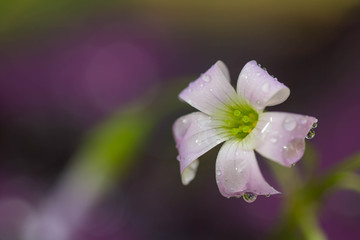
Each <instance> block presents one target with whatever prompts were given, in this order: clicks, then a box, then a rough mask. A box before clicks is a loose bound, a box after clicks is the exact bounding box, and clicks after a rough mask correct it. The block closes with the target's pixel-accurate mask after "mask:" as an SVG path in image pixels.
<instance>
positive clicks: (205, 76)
mask: <svg viewBox="0 0 360 240" xmlns="http://www.w3.org/2000/svg"><path fill="white" fill-rule="evenodd" d="M203 80H204V82H210V80H211V79H210V76H208V75H204V76H203Z"/></svg>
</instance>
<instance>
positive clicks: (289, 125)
mask: <svg viewBox="0 0 360 240" xmlns="http://www.w3.org/2000/svg"><path fill="white" fill-rule="evenodd" d="M283 127H284V128H285V130H287V131H289V132H290V131H292V130H294V129H295V127H296V121H295V119H294V118H293V117H287V118H285V120H284V122H283Z"/></svg>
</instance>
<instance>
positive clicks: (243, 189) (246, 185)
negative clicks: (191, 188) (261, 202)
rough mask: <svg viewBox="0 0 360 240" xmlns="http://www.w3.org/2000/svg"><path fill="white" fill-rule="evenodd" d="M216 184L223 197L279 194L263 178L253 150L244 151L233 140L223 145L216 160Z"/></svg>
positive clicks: (236, 141) (238, 143) (238, 142)
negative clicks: (246, 194)
mask: <svg viewBox="0 0 360 240" xmlns="http://www.w3.org/2000/svg"><path fill="white" fill-rule="evenodd" d="M216 182H217V184H218V187H219V190H220V192H221V194H222V195H223V196H224V197H239V196H242V195H243V194H245V193H252V194H255V195H269V194H277V193H279V192H278V191H276V190H275V189H274V188H273V187H271V186H270V185H269V184H268V183H267V182H266V181H265V179H264V178H263V176H262V174H261V172H260V169H259V166H258V163H257V161H256V158H255V154H254V151H253V150H244V149H242V147H241V142H240V141H238V140H236V139H234V140H229V141H227V142H225V143H224V145H223V146H222V147H221V149H220V152H219V154H218V157H217V159H216Z"/></svg>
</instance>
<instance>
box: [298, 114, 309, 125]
mask: <svg viewBox="0 0 360 240" xmlns="http://www.w3.org/2000/svg"><path fill="white" fill-rule="evenodd" d="M299 121H300V123H301V124H305V123H306V122H307V119H306V117H304V116H302V117H300V119H299Z"/></svg>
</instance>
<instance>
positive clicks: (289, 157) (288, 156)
mask: <svg viewBox="0 0 360 240" xmlns="http://www.w3.org/2000/svg"><path fill="white" fill-rule="evenodd" d="M304 150H305V141H304V139H300V138H295V139H294V140H292V141H290V142H289V143H288V145H286V146H284V147H283V158H284V159H285V161H287V162H295V161H297V160H299V158H300V157H301V156H302V155H303V153H304Z"/></svg>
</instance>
